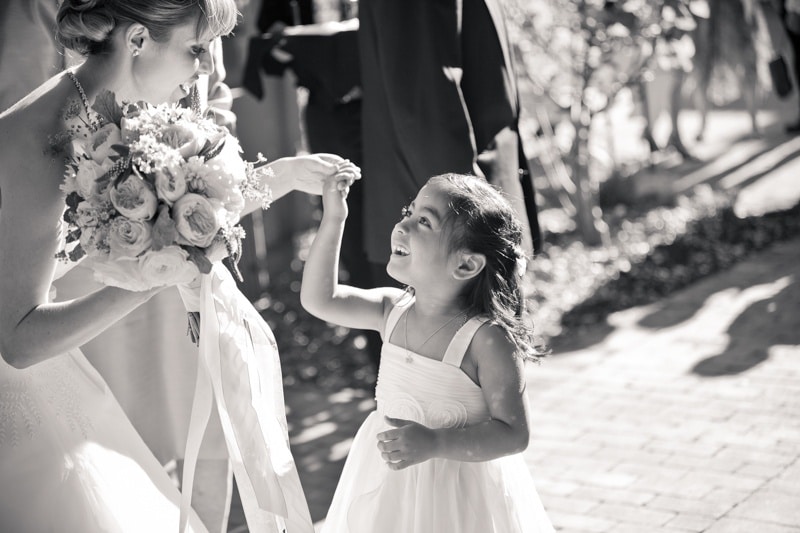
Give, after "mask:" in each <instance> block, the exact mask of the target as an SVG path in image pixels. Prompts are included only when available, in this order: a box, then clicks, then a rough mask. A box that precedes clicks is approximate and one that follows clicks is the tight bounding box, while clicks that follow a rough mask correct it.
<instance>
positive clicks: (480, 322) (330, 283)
mask: <svg viewBox="0 0 800 533" xmlns="http://www.w3.org/2000/svg"><path fill="white" fill-rule="evenodd" d="M337 189H338V188H337V187H336V185H335V184H334V183H333V182H332V181H330V180H329V181H328V183H327V184H326V187H325V190H324V192H323V205H324V215H323V218H322V223H321V225H320V228H319V232H318V233H317V237H316V239H315V241H314V244H313V245H312V247H311V250H310V252H309V256H308V260H307V262H306V265H305V271H304V273H303V286H302V290H301V301H302V303H303V306H304V307H305V308H306V309H307V310H308V311H309V312H310V313H312V314H313V315H315V316H317V317H319V318H321V319H323V320H326V321H328V322H332V323H335V324H340V325H342V326H347V327H351V328H359V329H368V328H370V329H374V330H377V331H379V332H380V333H381V334H382V336H383V339H384V345H383V350H382V354H381V363H380V370H379V372H378V384H377V389H376V399H377V410H376V411H375V412H373V413H371V414H370V415H369V417H368V418H367V419H366V421H365V422H364V424H363V425H362V426H361V428H360V429H359V431H358V434H357V435H356V437H355V440H354V442H353V446H352V449H351V451H350V455H349V456H348V458H347V461H346V463H345V466H344V471H343V473H342V477H341V479H340V481H339V485H338V487H337V488H336V493H335V495H334V497H333V502H332V503H331V508H330V511H329V513H328V517H327V519H326V522H325V527H324V528H323V531H324V532H330V533H375V532H378V531H379V532H381V533H392V532H396V533H439V532H457V533H471V532H474V533H492V532H495V533H543V532H552V531H553V528H552V526H551V525H550V521H549V520H548V518H547V515H546V514H545V512H544V509H543V508H542V504H541V503H540V501H539V497H538V495H537V493H536V489H535V487H534V485H533V481H532V480H531V477H530V474H529V472H528V469H527V467H526V465H525V461H524V459H523V457H522V455H521V453H520V452H522V451H523V450H524V449H525V448H526V447H527V445H528V437H529V432H528V422H527V412H526V402H525V380H524V376H523V360H524V359H525V358H526V357H530V358H535V356H536V353H535V350H534V348H533V345H532V331H531V327H530V325H529V324H528V323H527V322H526V321H525V320H524V318H523V313H522V311H523V300H522V293H521V290H520V286H519V284H520V281H521V277H520V275H521V273H522V272H524V256H523V252H522V249H521V238H522V230H521V227H520V224H519V222H518V221H517V220H516V219H515V217H514V214H513V211H512V209H511V206H510V205H509V203H508V202H507V201H506V200H505V198H504V197H503V196H502V195H501V194H500V193H499V192H498V191H497V190H496V189H494V188H493V187H492V186H491V185H489V184H488V183H487V182H486V181H484V180H482V179H480V178H476V177H474V176H464V175H456V174H447V175H442V176H436V177H434V178H431V179H430V180H429V181H428V183H427V184H426V185H425V186H424V187H423V188H422V189H421V190H420V191H419V194H417V197H416V199H415V200H414V201H413V202H412V203H411V205H410V206H409V207H407V208H404V209H403V213H402V219H401V220H400V221H399V222H398V223H397V224H396V225H395V227H394V230H393V232H392V237H391V256H390V259H389V264H388V266H387V272H388V273H389V275H391V276H392V277H393V278H395V279H396V280H397V281H399V282H401V283H403V284H405V285H407V286H408V289H407V290H405V291H404V290H401V289H397V288H391V287H385V288H378V289H371V290H363V289H357V288H354V287H349V286H345V285H340V284H339V282H338V277H337V268H338V259H339V247H340V243H341V238H342V230H343V227H344V223H345V218H346V216H347V204H346V202H345V197H346V194H347V189H346V188H343V189H342V190H337Z"/></svg>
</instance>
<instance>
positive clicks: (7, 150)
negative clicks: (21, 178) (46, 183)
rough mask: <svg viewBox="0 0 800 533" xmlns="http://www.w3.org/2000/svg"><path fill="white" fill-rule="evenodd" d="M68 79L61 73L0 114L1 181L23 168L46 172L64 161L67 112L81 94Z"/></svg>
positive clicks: (39, 172)
mask: <svg viewBox="0 0 800 533" xmlns="http://www.w3.org/2000/svg"><path fill="white" fill-rule="evenodd" d="M65 82H66V83H65ZM68 82H69V79H65V77H64V76H63V75H57V76H55V77H53V78H51V79H49V80H48V81H46V82H45V83H43V84H42V85H41V86H39V87H38V88H37V89H35V90H34V91H33V92H31V93H30V94H28V95H27V96H25V97H24V98H23V99H22V100H20V101H19V102H17V103H16V104H14V105H13V106H11V107H10V108H9V109H8V110H6V111H4V112H3V113H2V114H0V161H2V165H0V183H3V184H5V185H8V182H9V180H10V179H12V178H13V176H12V174H14V173H18V172H20V170H21V168H20V167H23V168H24V169H25V170H27V171H29V172H33V173H35V174H37V175H42V174H47V172H43V170H45V169H49V168H51V167H53V166H54V164H56V163H58V164H63V154H59V149H60V147H59V142H60V141H59V138H60V137H61V136H64V135H65V132H64V129H65V125H64V116H65V113H66V112H67V111H68V108H69V106H70V105H74V104H72V101H73V100H75V99H76V97H77V95H76V94H73V93H74V92H75V88H74V87H72V86H71V85H69V84H68ZM70 89H71V91H70ZM53 168H55V167H53ZM59 172H61V169H59ZM4 174H5V175H4ZM41 177H42V178H46V176H41Z"/></svg>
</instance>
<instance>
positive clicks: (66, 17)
mask: <svg viewBox="0 0 800 533" xmlns="http://www.w3.org/2000/svg"><path fill="white" fill-rule="evenodd" d="M238 16H239V12H238V11H237V9H236V3H235V2H234V0H64V1H63V2H62V4H61V6H60V7H59V8H58V15H57V16H56V21H57V23H58V25H57V28H56V39H57V40H58V42H60V43H61V44H62V45H63V46H64V47H65V48H68V49H70V50H75V51H76V52H78V53H80V54H83V55H92V54H100V53H104V52H108V51H109V49H110V43H111V39H110V36H111V33H112V32H113V31H114V28H116V27H117V26H118V25H120V24H126V23H139V24H141V25H143V26H144V27H146V28H147V29H148V31H149V32H150V36H151V37H152V38H153V40H155V41H157V42H164V41H167V40H168V39H169V37H170V34H171V32H172V30H173V29H174V28H175V27H176V26H181V25H183V24H186V23H189V22H192V21H197V35H198V36H200V35H208V36H209V40H211V39H213V38H216V37H219V36H222V35H227V34H228V33H230V32H231V31H232V30H233V27H234V26H235V25H236V22H237V19H238Z"/></svg>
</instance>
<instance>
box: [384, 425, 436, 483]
mask: <svg viewBox="0 0 800 533" xmlns="http://www.w3.org/2000/svg"><path fill="white" fill-rule="evenodd" d="M384 418H385V419H386V421H387V422H388V423H389V424H390V425H392V426H394V427H395V428H396V429H390V430H388V431H383V432H381V433H378V450H380V452H381V457H382V458H383V460H384V461H386V465H387V466H388V467H389V468H390V469H392V470H402V469H404V468H408V467H409V466H412V465H415V464H419V463H422V462H424V461H427V460H428V459H432V458H433V457H436V455H437V450H438V448H439V443H438V439H437V438H436V432H435V431H434V430H432V429H430V428H428V427H425V426H423V425H422V424H418V423H417V422H412V421H410V420H402V419H400V418H391V417H388V416H386V417H384Z"/></svg>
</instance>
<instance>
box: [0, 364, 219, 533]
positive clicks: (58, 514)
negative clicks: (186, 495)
mask: <svg viewBox="0 0 800 533" xmlns="http://www.w3.org/2000/svg"><path fill="white" fill-rule="evenodd" d="M179 504H180V495H179V492H178V490H177V488H176V487H175V485H174V484H173V483H172V481H171V480H170V479H169V477H168V476H167V474H166V472H165V470H164V469H163V467H162V465H161V464H160V463H159V462H158V461H157V460H156V458H155V457H154V456H153V454H152V453H151V452H150V450H149V449H148V448H147V446H146V445H145V444H144V442H143V441H142V439H141V438H140V437H139V435H138V434H137V432H136V430H135V429H134V428H133V426H132V425H131V423H130V422H129V421H128V419H127V417H126V416H125V414H124V412H123V411H122V409H121V408H120V406H119V404H118V403H117V401H116V400H115V399H114V396H113V395H112V394H111V392H110V391H109V389H108V387H107V386H106V384H105V382H104V381H103V379H102V378H101V377H100V375H99V374H98V373H97V372H96V371H95V369H94V368H92V366H91V365H90V364H89V363H88V362H87V361H86V358H85V357H84V356H83V354H82V353H81V352H80V351H78V350H75V351H73V352H70V353H68V354H64V355H61V356H58V357H54V358H52V359H49V360H47V361H44V362H42V363H39V364H36V365H34V366H32V367H30V368H27V369H24V370H18V369H15V368H12V367H10V366H9V365H7V364H6V363H5V362H3V361H0V531H4V532H5V531H8V532H25V533H39V532H59V533H72V532H75V533H95V532H104V533H105V532H112V533H123V532H125V533H127V532H130V533H141V532H145V531H146V532H148V533H161V532H164V533H167V532H169V533H175V532H176V531H178V519H179ZM190 526H191V527H190V530H191V531H195V532H204V531H206V530H205V528H204V527H203V525H202V524H201V523H200V521H199V520H198V519H197V516H196V515H195V514H194V513H192V514H191V517H190Z"/></svg>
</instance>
